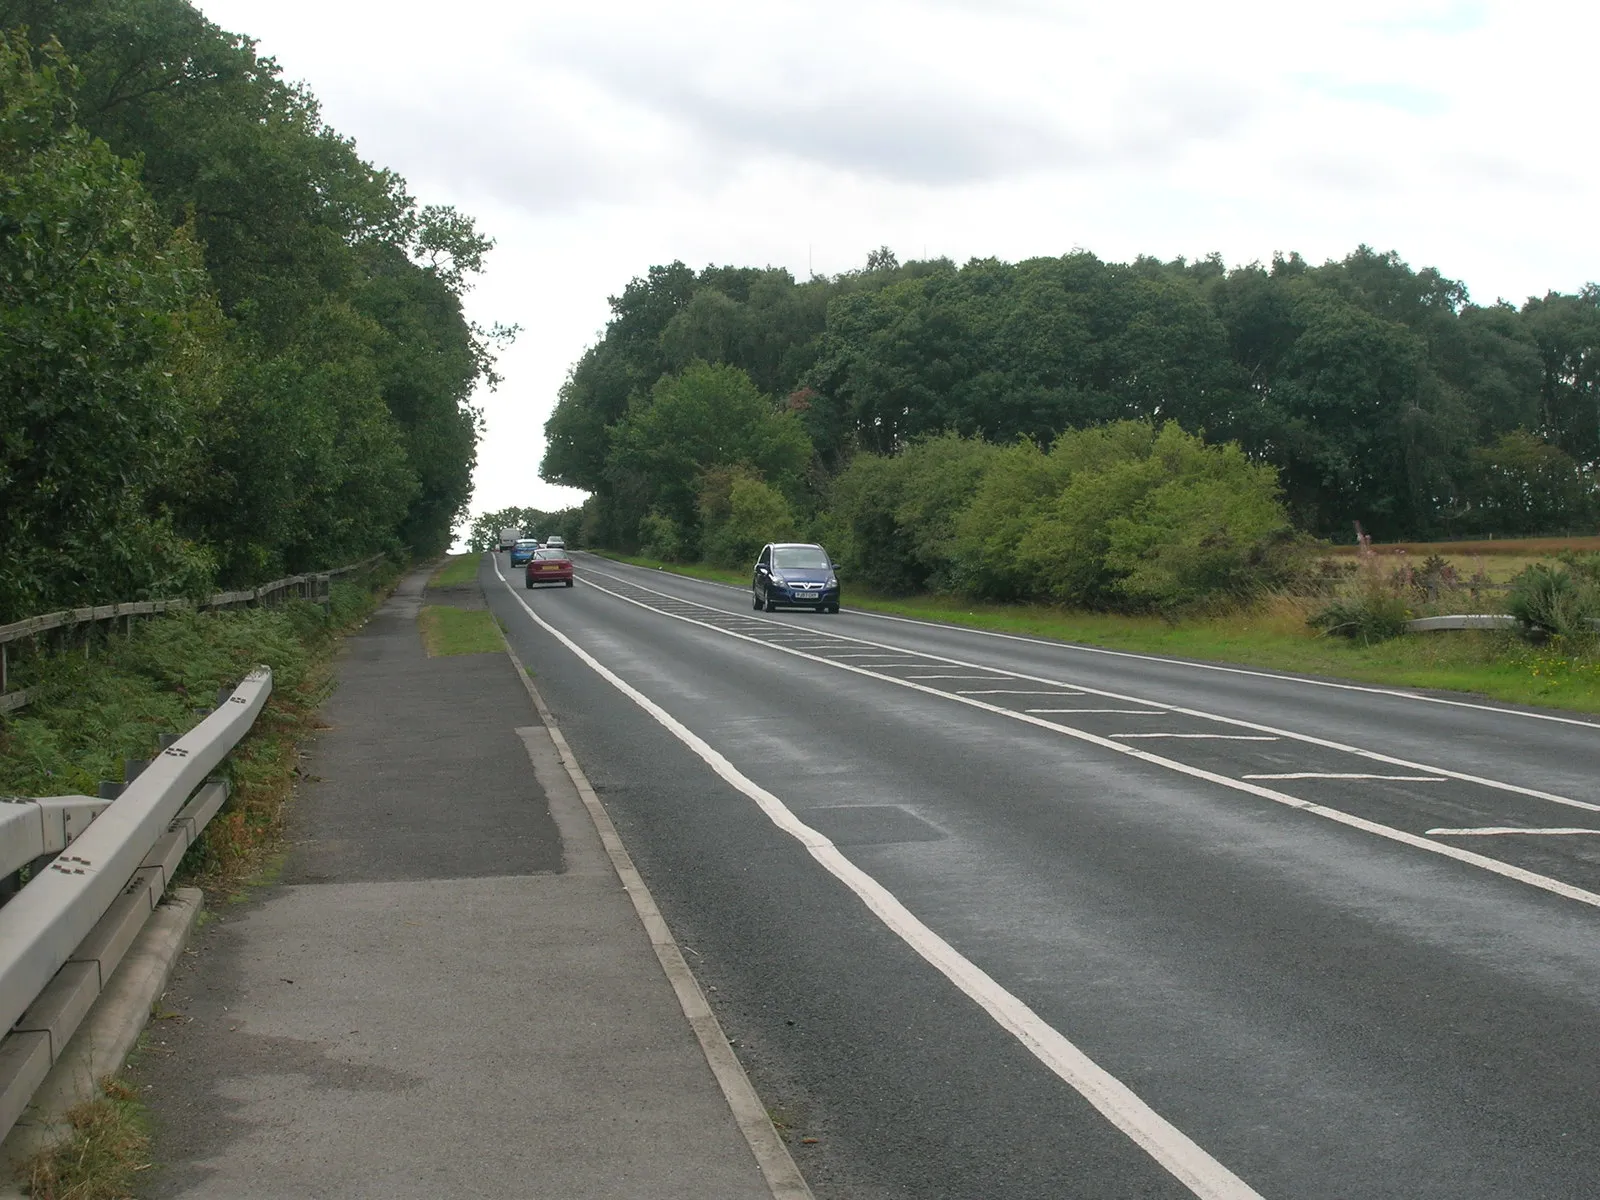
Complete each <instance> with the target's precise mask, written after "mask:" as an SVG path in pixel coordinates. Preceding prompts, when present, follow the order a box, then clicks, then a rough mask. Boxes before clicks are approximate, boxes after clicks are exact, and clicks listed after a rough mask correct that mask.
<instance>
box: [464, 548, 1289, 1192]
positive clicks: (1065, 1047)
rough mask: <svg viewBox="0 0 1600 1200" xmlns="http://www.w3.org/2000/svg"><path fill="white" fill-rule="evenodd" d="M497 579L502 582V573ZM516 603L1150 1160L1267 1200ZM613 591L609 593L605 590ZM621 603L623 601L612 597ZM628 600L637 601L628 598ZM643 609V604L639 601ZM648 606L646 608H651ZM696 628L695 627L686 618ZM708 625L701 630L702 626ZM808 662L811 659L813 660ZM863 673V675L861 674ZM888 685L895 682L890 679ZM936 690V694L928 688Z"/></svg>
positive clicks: (1191, 1184) (769, 797)
mask: <svg viewBox="0 0 1600 1200" xmlns="http://www.w3.org/2000/svg"><path fill="white" fill-rule="evenodd" d="M495 573H496V574H497V575H498V574H499V573H500V568H499V566H498V564H497V565H496V567H495ZM500 580H501V582H502V583H505V584H506V590H507V591H509V592H511V597H512V599H514V600H515V601H516V602H517V603H518V604H520V605H521V606H522V609H523V611H524V612H526V613H527V614H528V616H529V617H530V618H531V619H532V620H533V621H534V623H535V624H537V625H538V626H539V627H540V628H541V629H543V630H544V631H545V632H546V633H548V634H550V635H551V636H552V637H554V638H556V639H557V640H558V641H559V642H561V644H562V645H563V646H565V647H566V648H567V649H568V650H570V651H572V653H573V654H575V655H577V657H578V659H579V660H580V661H581V662H582V663H583V664H584V665H585V666H587V667H588V668H589V669H590V670H592V671H594V672H595V673H596V674H597V675H599V676H600V677H601V678H602V679H604V680H605V681H606V682H607V683H609V684H611V686H612V687H614V688H616V689H617V690H618V691H619V692H621V693H622V694H623V695H624V696H626V697H627V698H628V699H629V700H632V701H633V702H634V703H635V704H636V705H638V706H639V707H640V708H642V709H643V710H644V711H645V712H647V713H648V714H649V715H650V716H651V717H653V718H654V719H655V720H656V722H657V723H658V724H660V725H661V726H662V728H664V729H666V730H667V731H668V732H669V733H671V734H672V736H673V737H675V738H677V739H678V740H679V741H680V742H682V743H683V744H684V745H685V746H687V747H688V748H689V749H690V750H692V751H693V752H694V753H695V754H696V755H698V756H699V758H700V759H701V761H703V762H704V763H705V764H706V765H707V766H709V767H710V768H711V769H712V770H713V771H715V772H716V773H717V774H718V775H719V776H720V777H721V778H722V779H723V780H725V781H726V782H727V783H729V784H730V785H732V786H733V787H734V788H736V789H737V790H738V791H740V792H741V793H743V794H744V795H745V796H748V797H749V798H750V799H751V800H753V801H754V802H755V803H756V805H757V807H759V808H760V809H761V811H762V812H763V813H764V814H766V816H767V819H768V820H770V821H771V822H772V823H773V824H774V825H776V826H777V827H778V828H779V829H780V830H782V831H783V832H784V833H787V834H788V835H789V836H790V837H792V838H794V839H795V840H796V841H797V842H799V843H800V844H801V845H802V846H804V847H805V848H806V850H807V851H808V852H809V853H810V854H811V857H812V858H814V859H816V860H817V862H818V863H820V864H821V865H822V866H823V868H824V869H826V870H827V871H828V873H829V874H831V875H833V876H834V878H836V879H838V880H839V881H840V882H841V883H843V884H844V885H845V886H846V887H848V888H849V889H850V890H851V891H852V892H854V893H855V894H856V895H857V896H858V897H860V899H861V900H862V902H863V903H864V904H865V905H866V906H867V908H868V909H869V910H870V911H871V912H872V913H873V915H875V916H876V917H877V918H878V919H879V920H880V921H882V922H883V923H884V925H886V926H887V927H888V928H889V929H891V930H892V931H893V932H894V933H895V934H896V935H897V936H898V937H899V938H900V939H901V940H902V941H904V942H905V943H906V945H908V946H910V947H911V948H912V949H913V950H915V951H916V952H917V953H918V954H919V955H921V956H922V957H923V958H924V959H925V960H926V961H927V962H928V963H929V964H930V965H932V966H933V967H934V968H935V969H937V970H938V971H939V972H940V973H941V974H942V975H944V977H945V978H946V979H948V980H950V982H951V983H953V984H955V985H956V986H957V987H958V988H960V989H961V990H962V991H963V992H965V993H966V994H967V995H968V996H969V997H970V998H971V999H972V1000H973V1001H975V1002H976V1003H977V1004H978V1005H979V1006H980V1007H981V1008H982V1009H983V1010H984V1011H985V1012H987V1013H988V1014H989V1015H990V1016H991V1017H993V1018H994V1020H995V1021H996V1023H998V1024H999V1025H1000V1026H1001V1028H1003V1029H1005V1030H1006V1031H1007V1032H1008V1033H1010V1034H1011V1035H1012V1036H1013V1037H1015V1038H1016V1039H1017V1040H1018V1041H1019V1042H1021V1043H1022V1044H1023V1046H1024V1047H1026V1048H1027V1049H1028V1050H1029V1051H1030V1052H1031V1053H1032V1054H1033V1055H1034V1057H1036V1058H1037V1059H1038V1060H1039V1061H1040V1062H1042V1063H1043V1064H1044V1065H1045V1066H1047V1067H1048V1068H1050V1070H1051V1071H1053V1072H1054V1073H1055V1074H1056V1075H1057V1076H1058V1077H1059V1078H1060V1079H1062V1080H1063V1081H1065V1082H1066V1083H1067V1084H1069V1085H1070V1086H1071V1087H1072V1088H1074V1089H1075V1090H1076V1091H1077V1092H1078V1093H1079V1094H1080V1095H1082V1096H1083V1098H1084V1099H1085V1100H1087V1101H1089V1103H1090V1104H1092V1105H1094V1106H1095V1108H1097V1109H1098V1110H1099V1111H1100V1113H1101V1114H1102V1115H1103V1116H1104V1117H1105V1118H1106V1119H1107V1120H1109V1121H1110V1122H1111V1123H1112V1124H1113V1125H1115V1126H1116V1127H1117V1128H1118V1129H1120V1130H1122V1132H1123V1133H1125V1134H1127V1135H1128V1137H1130V1138H1132V1139H1133V1141H1134V1142H1136V1143H1137V1144H1138V1145H1139V1146H1140V1147H1141V1148H1142V1149H1143V1150H1144V1151H1145V1153H1146V1154H1148V1155H1150V1157H1151V1158H1153V1159H1155V1161H1156V1162H1158V1163H1160V1164H1161V1166H1163V1167H1164V1168H1166V1170H1167V1171H1169V1172H1170V1173H1171V1174H1172V1176H1173V1177H1174V1178H1176V1179H1177V1180H1179V1181H1180V1182H1181V1183H1182V1184H1183V1185H1184V1186H1185V1187H1187V1188H1188V1189H1189V1190H1190V1191H1191V1192H1193V1193H1194V1194H1195V1195H1196V1196H1199V1197H1203V1198H1205V1200H1262V1198H1261V1195H1260V1193H1258V1192H1257V1191H1255V1189H1253V1188H1252V1187H1251V1186H1250V1185H1249V1184H1247V1183H1245V1182H1244V1180H1242V1179H1240V1178H1239V1177H1238V1176H1237V1175H1235V1174H1234V1173H1233V1172H1232V1171H1230V1170H1228V1168H1227V1167H1225V1166H1223V1165H1222V1164H1221V1163H1220V1162H1218V1161H1217V1160H1216V1159H1214V1158H1212V1157H1211V1155H1209V1154H1207V1153H1206V1152H1205V1151H1204V1150H1203V1149H1201V1147H1200V1146H1199V1145H1197V1144H1196V1143H1195V1142H1194V1141H1193V1139H1191V1138H1190V1137H1189V1136H1188V1135H1187V1134H1185V1133H1184V1132H1183V1131H1182V1130H1180V1129H1179V1128H1178V1127H1177V1126H1176V1125H1173V1124H1172V1123H1171V1122H1170V1121H1168V1120H1167V1119H1166V1118H1165V1117H1163V1116H1161V1114H1160V1113H1158V1112H1156V1111H1155V1109H1153V1108H1151V1107H1150V1106H1149V1105H1148V1104H1146V1103H1145V1102H1144V1101H1143V1100H1141V1099H1140V1098H1139V1097H1138V1096H1137V1095H1135V1094H1134V1092H1133V1090H1132V1089H1131V1088H1129V1087H1128V1085H1127V1084H1125V1083H1123V1082H1122V1081H1121V1080H1120V1079H1118V1078H1117V1077H1116V1076H1114V1075H1112V1074H1111V1073H1110V1072H1109V1071H1107V1070H1106V1069H1105V1068H1104V1067H1102V1066H1100V1064H1099V1063H1097V1062H1095V1061H1094V1060H1093V1059H1091V1058H1090V1057H1089V1056H1088V1055H1087V1054H1085V1053H1084V1052H1083V1051H1082V1050H1080V1049H1079V1048H1078V1047H1077V1046H1076V1045H1074V1044H1073V1043H1072V1042H1071V1041H1069V1040H1068V1039H1067V1037H1066V1036H1065V1035H1064V1034H1062V1033H1061V1032H1060V1031H1059V1030H1057V1029H1056V1028H1054V1027H1053V1026H1051V1025H1049V1024H1047V1023H1046V1022H1045V1021H1044V1019H1043V1018H1042V1017H1040V1016H1039V1015H1038V1014H1037V1013H1036V1012H1034V1011H1033V1010H1032V1009H1031V1008H1029V1007H1028V1006H1027V1005H1026V1004H1024V1003H1023V1002H1022V1001H1021V1000H1019V999H1018V998H1017V997H1016V996H1014V995H1012V994H1011V993H1010V992H1008V991H1006V989H1005V988H1003V987H1001V986H1000V984H999V983H998V982H997V981H996V980H995V979H994V978H993V977H992V976H990V975H989V974H988V973H987V972H985V971H984V970H983V969H982V968H980V967H978V966H977V965H976V964H975V963H973V962H971V961H970V960H968V959H967V958H965V957H963V956H962V955H961V954H959V953H958V952H957V951H956V949H955V948H954V947H953V946H951V945H950V943H948V942H946V941H945V940H944V939H943V938H942V937H940V936H939V935H938V934H937V933H935V932H934V931H933V930H932V929H930V928H929V927H928V926H927V925H924V924H923V923H922V922H921V921H920V920H918V919H917V917H916V916H915V915H913V914H912V912H911V910H910V909H908V908H906V906H905V905H904V904H902V903H901V902H900V901H899V900H898V899H896V898H895V896H894V894H893V893H892V892H890V891H889V890H888V889H887V888H885V887H884V886H883V885H882V884H881V883H879V882H878V881H877V880H876V879H874V878H873V877H872V876H870V875H868V874H867V873H866V872H865V871H863V870H862V869H861V868H860V867H858V866H856V865H855V863H853V862H851V861H850V860H849V859H848V858H847V857H845V855H844V854H842V853H841V852H840V851H839V848H838V847H837V846H835V845H834V844H833V843H832V842H831V841H829V840H828V839H827V838H826V837H824V836H823V835H822V834H820V833H818V832H817V831H816V830H815V829H812V828H811V827H810V826H809V825H807V824H805V823H804V822H803V821H801V820H800V818H799V817H797V816H795V814H794V813H793V812H792V811H790V809H789V808H788V806H787V805H785V804H784V803H783V801H782V800H780V799H779V798H778V797H777V796H775V795H773V794H772V793H771V792H769V791H767V789H766V788H764V787H762V786H761V785H760V784H758V783H756V782H755V781H754V780H752V779H750V778H749V777H748V776H746V775H745V774H744V773H742V772H741V771H740V770H739V769H738V768H737V767H735V766H734V765H733V764H732V763H731V762H729V761H728V760H727V758H725V757H724V756H723V755H722V754H721V753H719V752H718V751H717V750H715V749H714V748H713V747H712V746H711V745H710V744H709V743H707V742H706V741H705V740H704V739H703V738H701V737H700V736H699V735H698V734H696V733H694V732H693V731H692V730H690V729H689V728H688V727H687V726H685V725H684V724H683V723H682V722H680V721H679V720H678V719H677V718H676V717H674V716H673V715H672V714H671V713H669V712H667V711H666V710H665V709H664V708H662V707H661V706H660V705H658V704H657V703H655V701H653V700H651V699H650V698H649V697H648V696H646V695H645V694H644V693H643V692H641V691H639V690H638V689H637V688H635V687H633V686H632V685H631V684H629V683H627V682H626V681H625V680H623V679H622V678H621V677H619V676H618V675H616V674H615V673H614V672H612V671H611V669H610V668H608V667H607V666H605V664H603V663H601V662H600V661H599V660H598V659H596V658H595V657H594V656H593V655H591V654H590V653H589V652H588V651H586V650H585V649H584V648H583V647H582V646H580V645H578V644H577V643H576V642H575V641H573V640H572V639H571V638H570V637H568V636H567V635H566V634H564V633H562V632H561V631H560V630H559V629H557V628H555V626H553V625H551V624H550V623H549V622H548V621H545V620H544V619H543V618H541V617H540V616H539V614H538V613H536V612H534V611H533V609H531V608H529V607H528V604H527V601H525V600H523V598H522V597H521V596H519V595H517V593H516V591H515V590H514V589H512V587H511V585H510V584H509V583H506V579H505V576H504V575H501V576H500ZM600 590H602V591H603V590H605V589H600ZM612 594H615V593H612ZM621 599H624V600H626V599H627V597H626V596H624V597H621ZM630 603H635V604H637V603H638V602H637V601H630ZM640 607H644V606H643V605H641V606H640ZM683 619H684V620H689V618H683ZM695 623H696V624H699V622H695ZM804 657H808V658H809V657H810V656H809V655H806V656H804ZM851 669H854V668H851ZM883 678H887V677H886V676H885V677H883ZM924 690H931V689H924Z"/></svg>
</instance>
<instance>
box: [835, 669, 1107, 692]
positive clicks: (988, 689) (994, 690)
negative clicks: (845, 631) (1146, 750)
mask: <svg viewBox="0 0 1600 1200" xmlns="http://www.w3.org/2000/svg"><path fill="white" fill-rule="evenodd" d="M840 665H841V666H842V665H843V664H840ZM930 690H931V689H930ZM1084 694H1085V693H1083V692H1064V691H1061V690H1060V689H1056V690H1054V691H1049V692H1041V691H1021V690H1019V689H1017V688H982V689H978V688H961V689H960V690H958V691H957V692H956V695H958V696H1082V695H1084Z"/></svg>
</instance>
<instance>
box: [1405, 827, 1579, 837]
mask: <svg viewBox="0 0 1600 1200" xmlns="http://www.w3.org/2000/svg"><path fill="white" fill-rule="evenodd" d="M1428 832H1429V833H1430V834H1437V835H1440V836H1442V837H1497V836H1499V835H1500V834H1505V833H1529V834H1534V835H1537V836H1542V837H1549V836H1551V835H1555V836H1566V835H1568V834H1574V833H1600V829H1519V828H1515V827H1513V826H1510V825H1486V826H1484V827H1483V828H1482V829H1430V830H1428Z"/></svg>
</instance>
